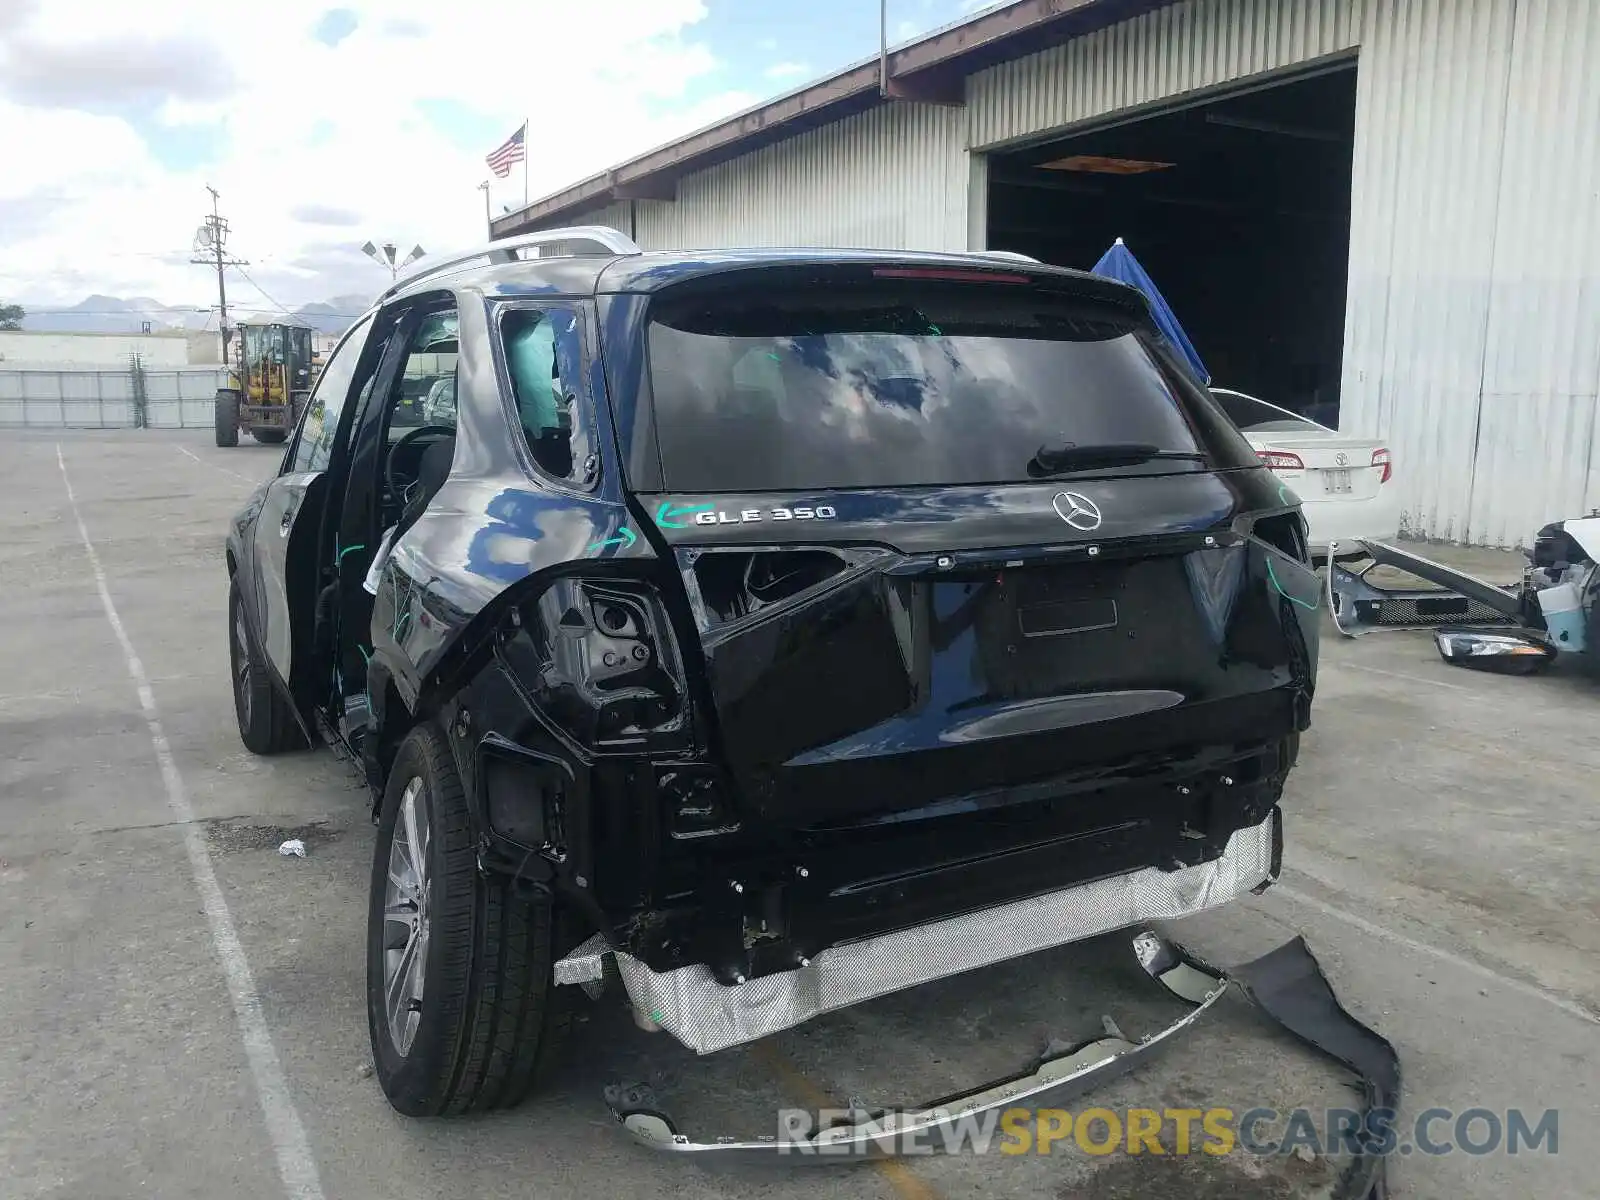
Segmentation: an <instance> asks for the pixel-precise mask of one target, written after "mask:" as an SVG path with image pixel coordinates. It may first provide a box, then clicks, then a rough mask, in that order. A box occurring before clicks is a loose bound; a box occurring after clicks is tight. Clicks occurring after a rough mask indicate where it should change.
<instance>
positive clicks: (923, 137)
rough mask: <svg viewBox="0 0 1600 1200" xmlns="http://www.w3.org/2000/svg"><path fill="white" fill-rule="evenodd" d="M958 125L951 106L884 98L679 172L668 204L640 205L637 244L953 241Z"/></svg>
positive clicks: (959, 163)
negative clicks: (834, 119) (683, 175)
mask: <svg viewBox="0 0 1600 1200" xmlns="http://www.w3.org/2000/svg"><path fill="white" fill-rule="evenodd" d="M966 122H967V118H966V113H965V112H964V111H963V110H962V109H959V108H948V107H941V106H938V105H930V104H892V105H885V106H882V107H880V108H875V109H872V110H870V111H868V112H865V113H862V114H860V115H859V116H855V117H847V118H846V119H845V120H843V121H839V122H836V123H835V124H832V125H827V126H824V127H823V128H821V129H817V130H813V131H811V132H809V133H803V134H800V135H799V136H798V137H794V138H791V139H789V140H788V141H785V142H779V143H777V144H776V145H773V146H767V147H764V148H763V149H760V150H757V151H756V152H755V153H753V154H750V155H747V156H745V157H743V158H740V159H736V160H734V161H732V162H728V163H724V164H722V165H721V166H716V167H712V168H711V169H710V170H707V171H700V172H697V173H696V174H693V175H690V176H688V177H687V178H685V179H684V180H683V181H682V182H681V183H680V184H679V187H678V199H677V201H676V202H675V203H663V202H660V201H654V202H652V201H640V202H639V204H638V214H639V235H638V241H639V243H640V245H642V246H644V247H646V248H647V249H664V248H705V247H714V246H728V245H734V244H742V245H746V246H775V245H784V244H788V245H794V244H797V243H800V244H811V245H826V246H852V247H865V248H878V247H885V248H894V249H913V250H936V249H951V248H954V247H963V246H965V245H966V241H967V163H966V154H965V153H964V150H965V145H966V132H967V123H966ZM620 228H623V229H626V228H627V226H626V224H623V225H622V226H620Z"/></svg>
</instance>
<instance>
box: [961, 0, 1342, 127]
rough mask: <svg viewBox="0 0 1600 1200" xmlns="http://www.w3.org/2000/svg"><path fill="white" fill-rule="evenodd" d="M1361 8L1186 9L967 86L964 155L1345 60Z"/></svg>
mask: <svg viewBox="0 0 1600 1200" xmlns="http://www.w3.org/2000/svg"><path fill="white" fill-rule="evenodd" d="M1363 7H1364V2H1363V0H1190V2H1189V3H1185V4H1175V5H1173V6H1171V7H1169V8H1161V9H1157V10H1156V11H1155V12H1152V13H1149V14H1147V15H1145V16H1142V17H1136V18H1134V19H1133V20H1131V21H1124V22H1122V23H1121V24H1120V25H1113V26H1111V27H1110V28H1108V29H1102V30H1100V31H1098V32H1096V33H1091V34H1089V35H1087V36H1085V37H1081V38H1076V39H1074V40H1073V41H1070V42H1068V43H1066V44H1065V45H1063V46H1057V47H1055V48H1054V49H1051V50H1046V51H1044V52H1042V53H1040V54H1033V55H1030V56H1028V57H1027V58H1022V59H1017V60H1015V61H1013V62H1008V63H1001V64H1000V65H999V66H996V67H992V68H990V69H989V70H987V71H984V72H981V73H980V74H977V75H974V76H973V77H972V78H971V79H970V80H968V83H967V106H968V110H969V112H970V114H971V117H970V120H971V135H970V136H971V141H970V145H971V146H972V147H973V148H974V149H980V150H981V149H989V148H992V147H995V146H999V145H1002V144H1004V143H1006V142H1013V141H1020V140H1025V139H1027V138H1030V137H1035V136H1037V135H1038V134H1040V133H1042V132H1046V131H1049V130H1055V129H1060V128H1062V127H1064V126H1068V125H1074V124H1078V123H1080V122H1087V121H1094V120H1098V119H1101V118H1104V117H1105V116H1107V115H1109V114H1112V113H1116V112H1119V111H1120V110H1124V109H1134V108H1138V107H1139V106H1141V105H1146V104H1155V103H1159V102H1161V101H1165V100H1170V99H1171V98H1172V97H1174V96H1179V95H1183V94H1185V93H1189V92H1198V91H1202V90H1203V89H1207V88H1214V87H1218V86H1220V85H1223V84H1227V83H1232V82H1235V81H1237V80H1240V79H1243V78H1245V77H1247V76H1251V75H1261V74H1264V73H1267V72H1270V71H1281V70H1283V69H1285V68H1288V67H1295V66H1301V65H1303V64H1305V63H1307V62H1309V61H1312V60H1314V59H1318V58H1324V57H1327V56H1329V55H1334V54H1339V53H1343V52H1347V51H1349V50H1350V49H1351V48H1353V47H1354V46H1355V44H1356V40H1357V37H1358V35H1359V30H1360V28H1361V24H1360V14H1361V9H1362V8H1363Z"/></svg>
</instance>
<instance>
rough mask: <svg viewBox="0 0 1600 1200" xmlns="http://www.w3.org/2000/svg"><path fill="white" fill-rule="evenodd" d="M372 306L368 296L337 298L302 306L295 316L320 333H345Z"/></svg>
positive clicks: (295, 312) (296, 310)
mask: <svg viewBox="0 0 1600 1200" xmlns="http://www.w3.org/2000/svg"><path fill="white" fill-rule="evenodd" d="M371 304H372V300H371V298H370V297H367V296H335V297H334V298H333V299H332V300H329V301H326V302H321V301H318V302H315V303H312V304H304V305H301V306H300V307H299V308H297V309H295V310H294V315H295V319H296V320H298V321H303V322H304V323H305V324H307V325H309V326H311V328H313V329H315V330H317V331H318V332H319V333H343V332H344V331H345V330H346V329H349V328H350V325H351V323H352V322H353V321H354V320H355V319H356V318H357V317H359V316H360V315H361V314H362V313H364V312H366V311H367V308H368V307H369V306H370V305H371Z"/></svg>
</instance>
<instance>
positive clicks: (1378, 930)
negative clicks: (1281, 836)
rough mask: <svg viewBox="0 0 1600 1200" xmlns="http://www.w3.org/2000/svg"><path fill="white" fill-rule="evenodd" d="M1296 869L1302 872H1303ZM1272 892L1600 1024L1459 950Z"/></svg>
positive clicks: (1281, 889) (1310, 899)
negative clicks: (1455, 950) (1452, 949)
mask: <svg viewBox="0 0 1600 1200" xmlns="http://www.w3.org/2000/svg"><path fill="white" fill-rule="evenodd" d="M1300 873H1301V874H1304V872H1300ZM1310 878H1315V876H1311V877H1310ZM1274 893H1275V894H1277V895H1279V896H1282V897H1283V898H1284V899H1286V900H1290V901H1293V902H1294V903H1295V904H1303V905H1305V906H1306V907H1307V908H1310V909H1313V910H1315V911H1317V912H1319V913H1322V914H1323V915H1324V916H1327V917H1332V918H1333V919H1334V920H1336V921H1343V922H1344V923H1345V924H1346V925H1350V926H1353V927H1354V928H1356V929H1359V930H1361V931H1362V932H1363V933H1368V934H1371V935H1372V936H1373V937H1376V938H1382V939H1384V940H1385V941H1389V942H1393V943H1394V944H1395V945H1397V946H1404V947H1405V948H1406V949H1407V950H1410V951H1413V952H1414V953H1417V954H1427V955H1431V956H1432V957H1434V958H1437V959H1439V960H1441V961H1443V962H1447V963H1449V964H1450V965H1451V966H1453V967H1459V968H1461V970H1463V971H1467V972H1469V973H1471V974H1473V975H1477V976H1479V977H1480V978H1483V979H1492V980H1494V981H1495V982H1496V983H1498V984H1499V985H1500V986H1501V987H1504V988H1510V989H1511V990H1512V991H1513V992H1517V993H1518V994H1520V995H1523V996H1526V997H1528V998H1529V999H1531V1000H1543V1001H1544V1002H1545V1003H1546V1004H1549V1005H1551V1006H1553V1007H1555V1008H1559V1009H1560V1010H1561V1011H1562V1012H1564V1013H1566V1014H1567V1015H1568V1016H1573V1017H1577V1018H1578V1019H1579V1020H1580V1021H1582V1022H1584V1024H1586V1025H1600V1017H1597V1016H1595V1014H1594V1013H1592V1012H1590V1011H1589V1010H1588V1009H1586V1008H1584V1007H1583V1006H1582V1005H1581V1004H1574V1003H1573V1002H1572V1001H1571V1000H1567V999H1565V998H1563V997H1561V996H1558V995H1556V994H1555V993H1554V992H1547V991H1545V989H1544V988H1542V987H1536V986H1535V985H1533V984H1531V983H1524V982H1523V981H1522V980H1520V979H1517V978H1515V977H1513V976H1510V975H1503V974H1501V973H1500V972H1499V971H1496V970H1495V969H1494V968H1493V967H1486V966H1484V965H1483V964H1482V963H1480V962H1474V961H1473V960H1472V959H1470V958H1463V957H1462V956H1461V955H1459V954H1452V953H1451V952H1450V951H1449V950H1443V949H1440V948H1439V947H1438V946H1434V945H1430V944H1429V943H1427V942H1423V941H1418V940H1417V939H1416V938H1412V937H1407V936H1406V935H1405V934H1403V933H1396V932H1395V931H1394V930H1393V929H1388V928H1386V927H1384V926H1382V925H1379V924H1378V923H1377V922H1376V921H1369V920H1367V918H1365V917H1362V916H1358V915H1357V914H1355V913H1353V912H1346V911H1345V910H1344V909H1342V908H1337V907H1335V906H1334V905H1332V904H1328V903H1327V902H1326V901H1323V900H1318V899H1317V898H1316V897H1315V896H1308V895H1306V894H1305V893H1304V892H1302V891H1298V890H1296V889H1295V888H1292V887H1289V886H1288V885H1286V884H1283V883H1278V884H1275V885H1274V886H1273V887H1272V889H1271V891H1269V892H1268V893H1267V895H1269V896H1270V895H1273V894H1274Z"/></svg>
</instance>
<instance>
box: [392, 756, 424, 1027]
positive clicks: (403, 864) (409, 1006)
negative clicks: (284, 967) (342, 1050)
mask: <svg viewBox="0 0 1600 1200" xmlns="http://www.w3.org/2000/svg"><path fill="white" fill-rule="evenodd" d="M422 796H423V787H422V780H421V779H420V778H413V779H412V780H411V781H410V782H409V783H407V784H406V790H405V792H404V793H403V794H402V795H401V797H400V812H399V814H398V816H397V818H396V820H395V825H394V836H393V838H392V839H391V840H390V843H389V874H388V882H387V883H386V884H385V886H384V896H383V1002H384V1012H385V1013H386V1015H387V1017H388V1022H387V1023H388V1026H389V1037H390V1039H391V1040H392V1041H393V1042H394V1048H395V1049H396V1050H398V1051H399V1052H400V1053H401V1054H403V1055H404V1054H409V1053H410V1052H411V1043H412V1042H413V1041H414V1040H415V1039H416V1036H417V1026H418V1024H420V1023H421V1020H422V991H423V983H424V976H425V972H426V970H427V959H428V840H429V833H428V822H427V820H426V819H425V818H424V814H423V812H422V803H421V801H422Z"/></svg>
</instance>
